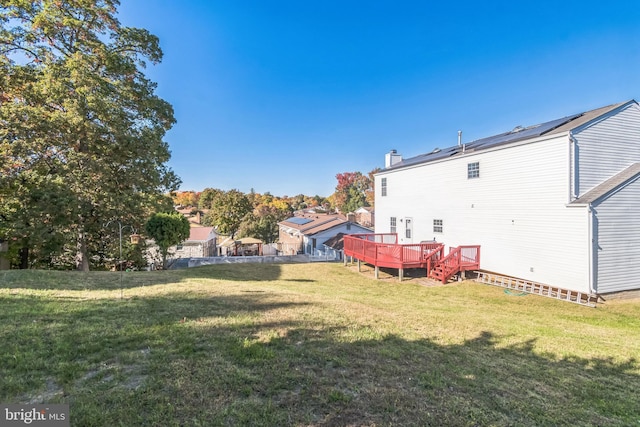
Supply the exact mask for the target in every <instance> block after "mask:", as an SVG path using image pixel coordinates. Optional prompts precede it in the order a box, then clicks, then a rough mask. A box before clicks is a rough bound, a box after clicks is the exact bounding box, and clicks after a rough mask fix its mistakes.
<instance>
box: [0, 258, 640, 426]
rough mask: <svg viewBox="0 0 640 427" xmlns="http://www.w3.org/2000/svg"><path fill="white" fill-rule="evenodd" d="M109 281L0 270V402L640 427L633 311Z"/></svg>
mask: <svg viewBox="0 0 640 427" xmlns="http://www.w3.org/2000/svg"><path fill="white" fill-rule="evenodd" d="M119 279H120V276H119V273H112V272H93V273H88V274H87V273H76V272H48V271H7V272H0V337H1V341H0V342H1V344H2V349H1V350H0V402H2V403H21V402H24V403H26V402H32V403H40V402H45V403H68V404H69V405H70V412H71V422H72V425H78V426H102V425H104V426H118V425H122V426H137V425H150V426H151V425H153V426H210V425H228V426H236V425H251V426H258V425H265V426H286V425H296V426H309V425H314V426H315V425H321V426H334V425H335V426H345V425H354V426H361V425H367V426H373V425H376V426H379V425H398V426H411V425H415V426H427V425H434V426H442V425H450V426H476V425H477V426H493V425H495V426H551V425H554V426H555V425H571V426H575V425H585V426H587V425H594V426H604V425H620V426H640V360H638V357H639V356H640V301H638V300H635V301H634V300H628V301H612V302H607V303H605V304H599V305H598V307H597V308H595V309H593V308H587V307H582V306H578V305H575V304H570V303H567V302H559V301H555V300H552V299H549V298H543V297H537V296H532V295H528V296H513V295H507V294H505V293H504V292H503V290H502V289H501V288H496V287H491V286H487V285H481V284H477V283H473V282H462V283H456V284H450V285H446V286H435V287H425V286H420V285H419V284H418V283H417V281H416V280H415V279H414V280H408V281H405V282H402V283H398V282H397V280H379V281H376V280H373V279H372V278H370V277H368V276H367V275H365V274H359V273H357V272H355V271H354V270H353V269H352V268H349V267H345V266H343V265H341V264H292V265H288V264H287V265H277V264H233V265H219V266H210V267H202V268H196V269H189V270H183V271H165V272H130V273H125V274H124V279H123V283H124V286H123V290H122V291H121V288H120V280H119ZM121 295H123V296H124V298H122V299H121Z"/></svg>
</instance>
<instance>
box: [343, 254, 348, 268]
mask: <svg viewBox="0 0 640 427" xmlns="http://www.w3.org/2000/svg"><path fill="white" fill-rule="evenodd" d="M342 261H343V263H344V266H345V267H346V266H347V256H346V255H345V256H343V257H342Z"/></svg>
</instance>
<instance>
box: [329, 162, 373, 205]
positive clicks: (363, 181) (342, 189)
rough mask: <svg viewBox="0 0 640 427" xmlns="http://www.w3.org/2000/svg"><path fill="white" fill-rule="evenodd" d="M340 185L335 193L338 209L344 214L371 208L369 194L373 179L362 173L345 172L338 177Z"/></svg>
mask: <svg viewBox="0 0 640 427" xmlns="http://www.w3.org/2000/svg"><path fill="white" fill-rule="evenodd" d="M336 179H337V180H338V185H337V186H336V192H335V193H333V198H334V202H335V204H336V207H337V208H338V210H340V212H342V213H345V214H346V213H348V212H355V210H356V209H358V208H361V207H362V206H369V203H368V202H367V193H368V192H370V190H371V189H372V188H373V187H372V183H371V179H370V178H369V177H368V176H365V175H363V174H362V173H361V172H344V173H339V174H337V175H336Z"/></svg>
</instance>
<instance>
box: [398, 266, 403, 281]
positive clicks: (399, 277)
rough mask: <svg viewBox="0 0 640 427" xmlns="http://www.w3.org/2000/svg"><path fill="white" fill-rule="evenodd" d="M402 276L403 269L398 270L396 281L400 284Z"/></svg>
mask: <svg viewBox="0 0 640 427" xmlns="http://www.w3.org/2000/svg"><path fill="white" fill-rule="evenodd" d="M402 276H404V268H399V269H398V279H399V280H400V281H401V282H402Z"/></svg>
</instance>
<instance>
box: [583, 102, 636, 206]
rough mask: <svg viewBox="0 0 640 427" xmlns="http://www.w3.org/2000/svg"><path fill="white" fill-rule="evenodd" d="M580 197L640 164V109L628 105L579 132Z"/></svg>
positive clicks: (634, 105)
mask: <svg viewBox="0 0 640 427" xmlns="http://www.w3.org/2000/svg"><path fill="white" fill-rule="evenodd" d="M574 137H575V139H576V140H577V152H576V158H577V164H578V167H577V169H578V176H577V183H578V185H577V193H578V196H580V195H582V194H584V193H585V192H587V191H589V190H590V189H592V188H593V187H595V186H596V185H598V184H600V183H601V182H603V181H605V180H606V179H608V178H611V177H612V176H613V175H615V174H617V173H618V172H620V171H622V170H624V169H626V168H627V167H628V166H630V165H631V164H633V163H635V162H638V161H640V108H639V107H638V106H637V105H636V104H631V105H629V106H627V107H626V108H625V109H624V110H622V111H620V112H618V113H617V114H615V115H611V116H608V117H606V118H604V119H602V120H600V121H598V122H596V123H594V124H592V125H590V126H589V127H587V128H585V129H582V130H579V129H578V130H576V131H575V132H574Z"/></svg>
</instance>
